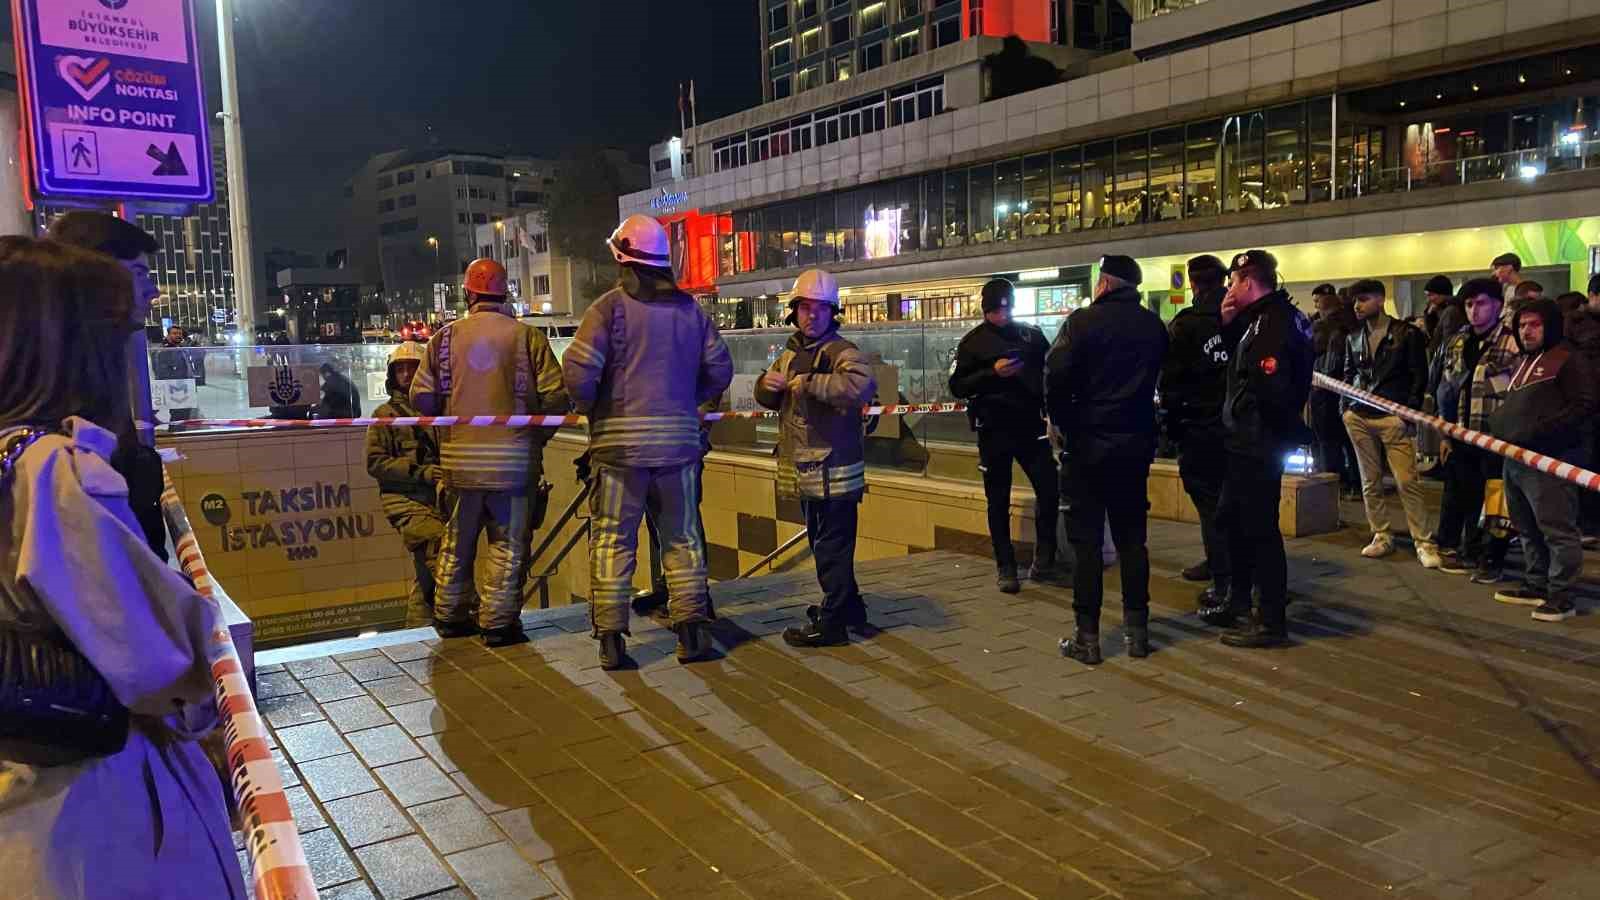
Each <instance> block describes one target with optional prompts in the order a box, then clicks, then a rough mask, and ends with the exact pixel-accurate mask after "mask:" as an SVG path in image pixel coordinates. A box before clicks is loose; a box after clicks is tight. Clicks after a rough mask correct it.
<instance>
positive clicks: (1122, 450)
mask: <svg viewBox="0 0 1600 900" xmlns="http://www.w3.org/2000/svg"><path fill="white" fill-rule="evenodd" d="M1142 280H1143V275H1142V273H1141V272H1140V271H1139V264H1138V263H1137V262H1134V261H1133V259H1131V258H1130V257H1126V256H1107V257H1105V258H1104V259H1102V260H1101V261H1100V280H1099V282H1098V283H1097V284H1096V285H1095V294H1094V303H1092V304H1090V305H1089V307H1088V308H1087V309H1081V310H1078V311H1077V312H1075V313H1073V314H1072V315H1071V316H1069V317H1068V318H1067V321H1066V322H1065V323H1064V324H1062V326H1061V331H1060V332H1059V333H1058V334H1057V335H1056V340H1055V344H1054V345H1053V346H1052V347H1051V348H1050V353H1049V355H1048V356H1046V358H1045V392H1046V397H1047V399H1048V406H1049V409H1050V421H1051V422H1052V423H1053V424H1054V425H1055V427H1056V429H1057V430H1058V431H1059V432H1061V439H1062V442H1063V454H1064V456H1065V458H1066V463H1065V473H1066V478H1067V483H1068V486H1069V490H1068V495H1069V496H1070V497H1071V498H1072V503H1071V506H1072V510H1071V512H1070V513H1068V517H1067V540H1068V541H1070V542H1071V543H1072V550H1073V554H1074V556H1075V559H1074V560H1073V563H1074V566H1073V575H1072V593H1073V598H1072V611H1073V614H1074V616H1075V618H1076V622H1077V629H1076V631H1075V632H1074V634H1073V636H1072V638H1071V639H1070V640H1067V639H1063V640H1062V641H1061V652H1062V654H1063V655H1064V656H1067V657H1069V658H1071V659H1075V660H1077V661H1079V662H1081V663H1084V664H1085V665H1091V666H1092V665H1098V664H1099V663H1100V601H1101V595H1102V592H1103V590H1104V576H1105V572H1104V570H1103V569H1102V568H1101V566H1100V560H1101V557H1100V550H1101V546H1102V542H1103V539H1104V532H1103V530H1102V526H1103V524H1104V523H1105V521H1106V519H1107V518H1109V519H1110V522H1111V538H1112V541H1113V543H1115V544H1116V547H1117V554H1118V555H1119V556H1120V557H1121V560H1122V610H1123V625H1124V640H1125V641H1126V643H1127V648H1128V655H1129V656H1133V657H1144V656H1148V655H1149V653H1150V630H1149V622H1150V553H1149V550H1148V549H1147V547H1146V546H1145V538H1146V525H1147V521H1148V517H1149V512H1150V501H1149V499H1148V497H1149V492H1148V487H1149V481H1150V463H1151V462H1153V461H1154V460H1155V456H1156V396H1155V395H1156V379H1157V378H1158V376H1159V375H1160V374H1161V360H1162V358H1163V357H1164V356H1166V353H1167V329H1166V328H1164V327H1162V325H1161V319H1160V318H1159V317H1158V316H1157V315H1156V314H1155V313H1153V312H1151V311H1150V310H1148V309H1145V308H1144V303H1143V300H1142V298H1141V296H1140V294H1139V283H1140V281H1142Z"/></svg>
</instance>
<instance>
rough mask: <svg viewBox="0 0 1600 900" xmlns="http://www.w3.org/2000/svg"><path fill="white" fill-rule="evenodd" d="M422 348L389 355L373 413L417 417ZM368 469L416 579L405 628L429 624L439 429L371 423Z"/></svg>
mask: <svg viewBox="0 0 1600 900" xmlns="http://www.w3.org/2000/svg"><path fill="white" fill-rule="evenodd" d="M424 355H425V348H424V347H423V345H422V344H419V343H416V342H414V341H406V342H405V343H403V344H401V345H400V346H398V347H396V348H394V351H393V352H392V353H390V354H389V378H388V381H387V382H386V383H385V385H384V386H385V387H386V388H387V389H388V391H389V402H388V403H385V404H383V405H382V406H379V407H378V408H377V409H376V410H374V411H373V415H374V416H377V417H378V418H388V417H391V416H393V417H407V416H415V415H416V414H417V411H416V409H415V408H414V407H413V406H412V405H411V381H412V379H413V378H414V377H415V375H416V374H417V367H418V366H420V365H421V364H422V358H423V356H424ZM367 472H368V473H370V474H371V475H372V477H373V478H375V479H377V482H378V500H379V502H380V503H382V504H383V514H384V516H385V517H387V518H388V520H389V524H390V525H393V526H394V528H395V530H396V531H398V532H400V540H401V541H402V542H404V544H405V547H406V550H408V551H409V552H410V553H411V562H412V566H413V568H414V569H415V570H416V581H414V582H413V583H412V585H411V593H410V596H409V597H408V602H407V603H406V627H407V628H415V627H418V626H422V625H429V624H432V622H433V601H434V582H433V564H434V560H435V559H437V558H438V555H439V541H440V540H441V539H442V538H443V537H444V526H445V522H444V518H443V517H442V516H441V515H440V514H439V480H440V479H441V478H443V477H444V476H443V472H442V470H441V469H440V468H439V435H438V431H437V429H434V428H423V427H421V426H412V427H410V428H389V427H385V426H382V425H373V426H371V427H369V428H368V429H367Z"/></svg>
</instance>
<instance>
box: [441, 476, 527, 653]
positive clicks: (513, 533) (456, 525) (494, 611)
mask: <svg viewBox="0 0 1600 900" xmlns="http://www.w3.org/2000/svg"><path fill="white" fill-rule="evenodd" d="M448 511H449V513H450V521H449V523H448V524H446V526H445V529H444V537H443V539H442V540H441V541H440V542H439V559H438V562H437V563H436V564H435V567H434V582H435V584H436V587H435V591H436V595H435V598H434V618H435V619H437V620H438V621H440V622H451V623H460V622H464V621H467V619H469V618H470V617H471V614H472V613H471V607H470V606H469V598H470V597H471V596H472V587H473V563H474V562H476V560H477V555H478V536H479V535H480V534H481V535H483V536H484V539H485V541H486V543H487V545H488V550H487V555H486V558H485V559H484V570H485V571H484V577H483V584H482V585H480V586H479V589H478V597H479V599H480V601H481V603H482V606H481V608H480V609H479V622H478V624H479V626H480V627H481V628H483V629H484V630H485V631H488V630H492V629H497V628H505V627H507V626H509V625H515V624H516V623H517V622H518V621H519V617H520V616H521V614H522V579H523V578H524V577H525V575H526V572H525V570H526V568H527V566H526V565H525V564H524V563H525V561H526V559H527V556H528V533H529V531H530V530H531V529H532V523H533V519H532V512H533V501H532V499H531V498H530V497H528V495H527V494H512V493H506V492H502V491H456V492H454V493H452V494H451V499H450V500H449V506H448Z"/></svg>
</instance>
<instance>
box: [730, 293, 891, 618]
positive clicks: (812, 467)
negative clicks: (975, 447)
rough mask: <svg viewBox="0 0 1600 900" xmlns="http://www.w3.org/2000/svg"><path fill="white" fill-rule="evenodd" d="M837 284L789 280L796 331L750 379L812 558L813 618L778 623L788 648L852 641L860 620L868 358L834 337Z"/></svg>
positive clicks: (782, 489)
mask: <svg viewBox="0 0 1600 900" xmlns="http://www.w3.org/2000/svg"><path fill="white" fill-rule="evenodd" d="M838 313H839V282H838V281H836V280H835V279H834V277H833V276H832V275H830V274H828V273H827V272H824V271H823V270H821V269H812V270H810V271H807V272H805V273H802V274H801V276H800V277H799V278H798V279H796V280H795V283H794V291H793V292H792V293H791V299H790V300H789V317H788V319H786V320H785V321H786V322H788V323H789V324H792V325H794V326H796V331H795V333H794V334H793V335H792V336H791V337H790V338H789V342H788V344H786V345H785V346H784V348H783V353H781V354H779V356H778V360H777V362H775V363H773V365H772V368H771V369H768V370H767V372H766V374H764V375H762V376H761V379H760V380H759V381H757V382H756V388H755V399H756V402H757V403H760V404H761V405H762V406H765V407H766V408H768V409H775V410H778V411H779V417H778V491H779V493H780V494H781V495H783V496H786V497H798V498H799V500H800V507H801V510H802V511H803V512H804V514H805V517H806V539H807V540H808V541H809V542H810V544H811V555H812V556H813V557H814V558H815V559H816V562H817V581H818V582H820V583H821V585H822V592H823V601H822V604H821V605H820V606H818V607H816V608H814V609H810V610H807V615H808V618H810V623H809V624H807V625H805V626H794V627H790V628H788V629H785V630H784V632H783V639H784V641H785V642H787V643H788V644H789V645H790V646H794V647H827V646H836V645H839V644H844V643H847V642H848V641H849V638H848V637H847V636H846V634H845V629H846V628H847V627H853V628H860V627H864V626H865V625H866V623H867V607H866V604H865V602H863V601H862V599H861V588H860V586H858V585H857V584H856V570H855V556H856V519H857V514H858V513H859V509H858V505H859V504H860V502H861V495H862V494H863V493H865V492H866V489H867V463H866V447H865V444H866V432H865V428H864V424H863V420H862V416H861V411H862V408H863V407H864V406H866V404H867V403H868V402H869V401H871V399H872V396H873V393H874V391H875V390H876V385H875V384H874V382H873V378H872V366H871V365H870V364H869V363H868V361H867V357H866V356H865V355H863V354H862V352H861V351H860V350H859V349H857V348H856V345H855V344H852V343H850V342H849V341H847V340H845V339H844V338H842V337H840V336H839V323H838V320H837V316H838Z"/></svg>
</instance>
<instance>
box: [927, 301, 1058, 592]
mask: <svg viewBox="0 0 1600 900" xmlns="http://www.w3.org/2000/svg"><path fill="white" fill-rule="evenodd" d="M1014 293H1015V291H1014V288H1013V287H1012V284H1011V282H1009V281H1007V280H1005V279H1004V278H996V279H994V280H992V281H990V282H989V283H988V284H985V285H984V286H983V322H982V324H980V325H978V327H976V328H974V329H972V330H971V331H969V332H967V335H966V337H963V338H962V339H961V344H960V345H959V346H958V347H957V348H956V358H955V362H954V364H953V365H952V371H951V373H950V393H951V394H952V395H954V396H956V397H958V398H960V399H962V400H966V401H967V418H968V419H970V420H971V422H972V428H973V430H974V431H976V432H978V464H979V469H980V470H981V471H982V472H983V492H984V495H985V499H986V500H987V505H988V512H989V540H990V542H991V543H992V544H993V545H994V560H995V565H996V567H997V568H998V571H999V576H998V582H999V588H1000V590H1001V591H1002V592H1004V593H1007V594H1015V593H1016V592H1017V591H1019V590H1021V589H1022V585H1021V582H1020V581H1019V580H1018V578H1017V557H1016V552H1015V550H1014V549H1013V548H1012V545H1011V469H1012V464H1013V462H1015V463H1017V464H1019V465H1021V466H1022V471H1023V473H1024V474H1026V475H1027V476H1028V480H1029V481H1030V482H1031V483H1032V484H1033V493H1034V497H1035V499H1036V501H1037V503H1038V506H1037V514H1036V517H1035V520H1034V522H1035V525H1036V526H1037V527H1036V534H1035V537H1036V538H1037V543H1035V544H1034V555H1033V568H1032V570H1031V572H1030V574H1031V577H1032V578H1033V579H1034V580H1036V581H1048V580H1050V579H1052V578H1055V577H1058V572H1057V570H1056V520H1057V519H1058V518H1059V516H1058V515H1057V512H1058V507H1059V505H1060V503H1059V501H1058V499H1057V496H1056V488H1057V486H1058V485H1057V481H1058V477H1057V474H1056V466H1055V458H1054V456H1053V455H1052V453H1051V451H1050V440H1049V438H1048V436H1046V434H1045V418H1044V356H1045V353H1046V352H1047V351H1049V349H1050V341H1049V339H1048V338H1046V337H1045V336H1044V332H1043V331H1040V330H1039V328H1038V327H1037V326H1035V325H1031V324H1028V323H1024V322H1016V321H1013V320H1012V318H1011V307H1012V299H1013V295H1014Z"/></svg>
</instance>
